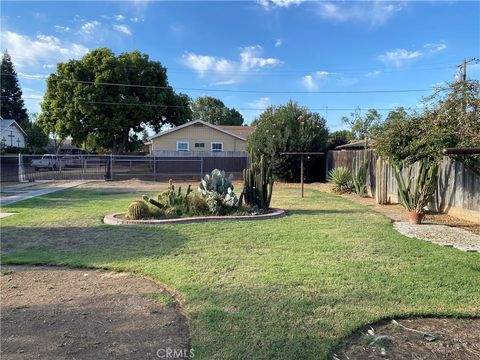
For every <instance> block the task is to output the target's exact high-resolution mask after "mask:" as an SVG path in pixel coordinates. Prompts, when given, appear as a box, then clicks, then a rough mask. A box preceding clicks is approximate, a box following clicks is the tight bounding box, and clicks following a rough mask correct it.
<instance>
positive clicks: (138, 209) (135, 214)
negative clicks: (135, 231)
mask: <svg viewBox="0 0 480 360" xmlns="http://www.w3.org/2000/svg"><path fill="white" fill-rule="evenodd" d="M148 214H149V209H148V205H147V204H145V202H143V201H142V200H134V201H133V202H132V203H131V204H130V205H129V206H128V209H127V218H128V219H131V220H140V219H145V218H147V217H148Z"/></svg>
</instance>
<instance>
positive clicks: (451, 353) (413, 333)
mask: <svg viewBox="0 0 480 360" xmlns="http://www.w3.org/2000/svg"><path fill="white" fill-rule="evenodd" d="M334 359H341V360H343V359H358V360H363V359H389V360H396V359H399V360H400V359H402V360H403V359H422V360H437V359H449V360H474V359H480V319H433V318H416V319H404V320H397V323H395V322H392V321H388V322H386V321H385V322H381V323H379V324H374V325H372V326H367V327H365V328H364V329H363V330H362V331H361V332H359V333H357V334H355V335H354V336H352V337H351V338H350V339H349V340H348V341H347V342H346V345H345V347H344V348H343V349H342V350H340V351H337V352H336V355H335V357H334Z"/></svg>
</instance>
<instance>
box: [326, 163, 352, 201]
mask: <svg viewBox="0 0 480 360" xmlns="http://www.w3.org/2000/svg"><path fill="white" fill-rule="evenodd" d="M328 177H329V180H330V181H331V182H332V183H333V187H332V190H333V191H335V192H336V193H339V194H343V193H347V192H351V191H352V188H353V184H352V174H351V173H350V171H349V170H348V169H347V168H346V167H343V166H339V167H336V168H335V169H332V170H331V171H330V174H329V175H328Z"/></svg>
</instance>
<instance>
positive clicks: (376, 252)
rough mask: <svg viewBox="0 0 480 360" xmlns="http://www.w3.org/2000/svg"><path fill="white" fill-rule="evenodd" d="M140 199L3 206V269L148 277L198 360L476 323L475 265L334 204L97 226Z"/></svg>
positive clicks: (64, 198)
mask: <svg viewBox="0 0 480 360" xmlns="http://www.w3.org/2000/svg"><path fill="white" fill-rule="evenodd" d="M140 195H141V194H140V193H130V194H125V193H111V192H106V191H95V190H89V191H87V190H81V189H73V190H66V191H62V192H57V193H54V194H50V195H47V196H44V197H41V198H36V199H31V200H27V201H23V202H20V203H17V204H13V205H11V206H8V207H7V208H8V211H9V212H18V214H16V215H14V216H11V217H7V218H4V219H2V220H1V221H2V251H3V256H2V263H3V264H18V263H22V264H38V263H48V264H61V265H69V266H86V267H97V268H107V269H112V270H118V271H129V272H133V273H141V274H144V275H146V276H150V277H152V278H155V279H157V280H159V281H161V282H163V283H165V284H166V285H167V286H169V287H170V288H173V289H175V290H176V291H177V292H178V293H179V294H180V296H181V297H182V300H183V304H184V309H185V311H186V313H187V314H188V316H189V324H190V327H191V330H192V346H193V348H194V350H195V358H199V359H245V358H256V359H266V358H271V359H292V358H301V359H308V358H311V359H326V358H328V357H329V356H330V355H331V353H332V351H333V350H334V349H335V347H336V346H338V345H339V344H340V343H341V342H342V340H343V339H344V338H345V337H346V336H348V335H349V334H351V333H352V332H354V331H355V330H357V329H359V328H360V327H362V326H363V325H365V324H368V323H371V322H375V321H377V320H380V319H383V318H391V317H395V318H398V317H403V316H409V315H431V316H479V315H480V294H479V289H480V258H479V256H478V254H474V253H464V252H460V251H458V250H455V249H449V248H444V247H440V246H438V245H434V244H431V243H428V242H425V241H421V240H417V239H411V238H407V237H404V236H402V235H400V234H398V233H397V232H396V231H395V230H393V228H392V224H391V223H390V221H389V220H388V219H386V218H385V217H384V216H382V215H381V214H378V213H375V212H373V211H372V210H370V209H368V208H366V207H364V206H361V205H358V204H356V203H353V202H350V201H348V200H346V199H343V198H341V197H338V196H335V195H332V194H326V193H322V192H319V191H315V190H307V192H306V198H305V199H300V198H299V197H298V189H295V188H289V187H277V188H276V189H275V191H274V198H273V203H272V205H273V206H275V207H282V208H285V209H287V210H288V211H289V216H287V217H284V218H281V219H274V220H265V221H257V222H234V221H232V222H219V223H199V224H183V225H161V226H148V225H147V226H126V227H121V226H107V225H103V224H102V221H101V220H102V218H103V216H104V215H105V214H107V213H112V212H118V211H122V210H123V209H125V208H126V207H127V205H128V204H129V202H130V200H131V199H133V198H135V197H139V196H140Z"/></svg>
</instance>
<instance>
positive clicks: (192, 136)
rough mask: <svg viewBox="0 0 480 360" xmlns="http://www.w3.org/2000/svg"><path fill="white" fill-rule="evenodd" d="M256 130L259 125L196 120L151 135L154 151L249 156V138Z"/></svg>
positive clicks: (155, 153)
mask: <svg viewBox="0 0 480 360" xmlns="http://www.w3.org/2000/svg"><path fill="white" fill-rule="evenodd" d="M254 131H255V126H226V125H212V124H210V123H207V122H205V121H202V120H195V121H191V122H188V123H186V124H183V125H180V126H177V127H174V128H171V129H168V130H165V131H162V132H160V133H158V134H156V135H153V136H151V137H150V138H149V145H150V154H152V155H167V154H174V153H180V154H181V153H198V152H202V153H209V154H210V155H216V154H215V153H222V152H228V153H232V154H233V153H235V154H237V155H243V156H246V150H247V137H248V136H249V135H250V134H251V133H253V132H254Z"/></svg>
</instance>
